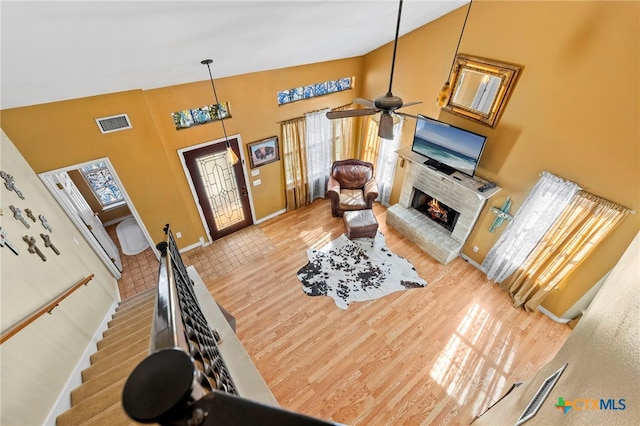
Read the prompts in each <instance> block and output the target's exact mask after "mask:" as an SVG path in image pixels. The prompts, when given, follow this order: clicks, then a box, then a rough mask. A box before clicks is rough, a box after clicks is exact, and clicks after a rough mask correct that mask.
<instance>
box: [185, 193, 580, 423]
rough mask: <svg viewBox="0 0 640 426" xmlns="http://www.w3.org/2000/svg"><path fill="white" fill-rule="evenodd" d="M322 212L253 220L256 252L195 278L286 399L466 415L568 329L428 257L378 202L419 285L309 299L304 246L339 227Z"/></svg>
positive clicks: (329, 413) (361, 419) (528, 371)
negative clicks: (341, 305) (347, 297)
mask: <svg viewBox="0 0 640 426" xmlns="http://www.w3.org/2000/svg"><path fill="white" fill-rule="evenodd" d="M330 210H331V208H330V204H329V201H328V200H316V201H315V202H314V203H313V205H312V206H310V207H308V208H303V209H300V210H297V211H295V212H290V213H287V214H283V215H281V216H278V217H276V218H274V219H271V220H269V221H267V222H264V223H262V224H260V225H257V226H256V227H254V228H258V229H259V230H260V231H262V232H263V233H264V234H265V235H266V236H267V237H268V239H269V240H270V243H265V244H264V248H263V251H262V253H261V254H256V255H255V256H256V257H255V258H253V259H252V260H251V261H249V262H247V263H244V264H243V265H242V266H240V267H237V268H235V269H233V270H231V271H229V272H226V273H224V274H222V275H218V276H215V275H210V274H205V275H206V276H203V280H204V281H205V283H206V284H207V287H208V288H209V290H210V291H211V294H212V295H213V297H214V298H215V299H216V301H217V302H218V303H220V304H221V305H222V306H224V307H225V308H226V309H227V310H228V311H230V312H231V313H232V314H233V315H234V316H235V317H236V320H237V333H238V336H239V338H240V340H241V341H242V343H243V344H244V346H245V348H246V350H247V352H248V353H249V354H250V355H251V357H252V358H253V360H254V362H255V364H256V366H257V367H258V369H259V370H260V372H261V373H262V375H263V377H264V378H265V380H266V382H267V383H268V385H269V386H270V388H271V390H272V391H273V393H274V395H275V397H276V398H277V399H278V401H279V402H280V404H281V405H282V407H283V408H286V409H289V410H294V411H298V412H301V413H305V414H308V415H311V416H314V417H319V418H322V419H325V420H333V421H336V422H340V423H345V424H352V425H419V424H423V425H431V424H442V425H451V424H454V425H455V424H460V425H463V424H469V423H470V422H471V420H472V419H473V417H474V416H475V415H477V414H479V413H481V412H482V411H484V410H485V409H486V408H487V407H488V406H489V405H491V404H492V403H493V402H494V401H496V400H497V399H498V398H499V397H500V396H501V395H502V394H503V393H504V392H505V391H506V389H507V388H508V387H509V386H510V385H511V384H512V383H513V382H515V381H521V380H527V379H528V378H530V377H531V376H532V375H533V374H534V373H535V372H536V371H537V370H538V369H539V368H540V367H541V366H542V365H544V364H545V363H546V362H547V361H549V360H550V359H551V358H552V357H553V356H554V355H555V354H556V352H557V351H558V349H559V348H560V346H561V345H562V344H563V342H564V341H565V339H566V338H567V336H568V335H569V334H570V329H569V328H568V327H567V326H565V325H561V324H557V323H555V322H553V321H552V320H550V319H548V318H547V317H545V316H544V315H542V314H540V313H539V312H533V313H527V312H524V311H523V310H521V309H516V308H513V307H512V304H511V300H510V298H509V296H508V295H507V294H506V293H505V292H504V291H502V290H500V289H499V288H498V287H497V286H496V285H495V284H493V283H491V282H488V281H487V280H486V278H485V276H484V275H483V274H482V273H481V272H480V271H478V270H477V269H476V268H474V267H473V266H472V265H470V264H468V263H467V262H465V261H464V260H462V259H461V258H457V259H455V260H454V261H453V262H451V263H449V264H448V265H446V266H444V265H441V264H439V263H437V262H436V261H435V260H433V259H432V258H431V257H429V256H428V255H427V254H425V253H424V252H422V251H421V250H420V249H418V248H417V247H415V246H414V245H413V244H412V243H411V242H409V241H408V240H406V239H405V238H404V237H402V236H401V235H400V234H398V233H397V232H395V231H394V230H393V229H392V228H388V227H387V226H386V225H385V216H386V209H385V208H384V207H382V206H380V205H376V206H375V208H374V212H375V214H376V217H377V218H378V221H379V222H380V230H381V231H382V232H383V233H384V235H385V238H386V241H387V245H388V246H389V248H390V249H391V250H392V251H393V252H395V253H396V254H399V255H401V256H403V257H405V258H407V259H408V260H409V261H411V262H412V263H413V265H414V266H415V268H416V270H417V271H418V273H419V274H420V276H421V277H422V278H424V279H425V280H427V282H428V285H427V287H426V288H424V289H412V290H408V291H404V292H399V293H394V294H392V295H389V296H387V297H384V298H382V299H378V300H375V301H370V302H364V303H354V304H352V305H351V306H350V307H349V309H347V310H345V311H343V310H341V309H338V308H337V307H336V306H335V303H334V302H333V301H332V300H331V299H330V298H328V297H310V296H307V295H306V294H304V292H303V291H302V286H301V283H300V282H299V280H298V279H297V277H296V272H297V270H298V269H299V268H300V267H302V266H304V265H305V264H306V263H307V257H306V250H307V249H308V248H310V247H315V248H318V247H321V246H323V245H324V244H325V243H327V242H329V241H331V240H332V239H335V238H337V237H338V236H339V235H340V234H341V233H342V232H343V231H344V229H343V225H342V219H341V218H334V217H332V216H331V213H330ZM186 257H187V258H189V256H186ZM185 263H187V264H189V262H187V261H186V260H185ZM214 267H215V265H214ZM196 268H197V266H196Z"/></svg>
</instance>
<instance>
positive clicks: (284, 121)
mask: <svg viewBox="0 0 640 426" xmlns="http://www.w3.org/2000/svg"><path fill="white" fill-rule="evenodd" d="M350 105H353V102H351V103H348V104H344V105H340V106H337V107H335V108H331V111H335V110H337V109H340V108H346V107H348V106H350ZM323 109H325V108H322V109H318V110H315V111H309V112H305V114H313V113H314V112H320V111H322V110H323ZM303 119H304V116H302V117H294V118H288V119H286V120H282V121H278V122H277V124H285V123H290V122H292V121H297V120H303Z"/></svg>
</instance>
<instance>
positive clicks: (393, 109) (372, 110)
mask: <svg viewBox="0 0 640 426" xmlns="http://www.w3.org/2000/svg"><path fill="white" fill-rule="evenodd" d="M402 1H403V0H400V6H399V7H398V23H397V25H396V38H395V41H394V43H393V58H392V60H391V75H390V77H389V90H388V91H387V93H386V94H385V95H384V96H378V97H377V98H376V99H375V100H373V101H370V100H368V99H362V98H356V99H354V100H353V102H355V103H357V104H360V105H362V106H365V107H366V108H360V109H349V110H344V111H329V112H328V113H327V118H329V119H336V118H346V117H360V116H364V115H373V114H377V113H380V123H379V125H378V136H380V137H381V138H383V139H393V116H392V114H397V115H406V116H409V117H414V118H415V116H414V115H410V114H406V113H400V112H397V110H398V109H400V108H403V107H407V106H410V105H416V104H420V103H422V102H408V103H404V102H403V101H402V99H401V98H400V97H398V96H394V94H393V93H392V92H391V86H392V84H393V68H394V66H395V62H396V49H397V47H398V34H399V32H400V16H401V15H402Z"/></svg>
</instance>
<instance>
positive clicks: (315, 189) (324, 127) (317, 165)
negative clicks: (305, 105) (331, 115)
mask: <svg viewBox="0 0 640 426" xmlns="http://www.w3.org/2000/svg"><path fill="white" fill-rule="evenodd" d="M328 111H329V108H327V109H323V110H321V111H316V112H310V113H307V114H305V122H306V134H305V139H306V146H307V182H308V185H309V202H312V201H313V200H315V199H316V198H320V197H324V195H325V193H326V192H327V180H328V179H329V173H330V172H331V157H332V151H333V144H332V139H333V135H332V133H333V131H332V127H331V120H329V119H328V118H327V112H328Z"/></svg>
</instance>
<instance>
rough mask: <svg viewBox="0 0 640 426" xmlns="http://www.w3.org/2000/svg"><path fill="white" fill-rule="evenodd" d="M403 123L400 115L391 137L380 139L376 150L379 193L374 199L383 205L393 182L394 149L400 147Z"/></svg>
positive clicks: (396, 158)
mask: <svg viewBox="0 0 640 426" xmlns="http://www.w3.org/2000/svg"><path fill="white" fill-rule="evenodd" d="M403 124H404V117H400V121H399V122H398V123H396V124H394V125H393V134H394V137H393V139H380V148H379V151H378V159H377V161H376V171H375V178H376V183H377V184H378V194H379V195H378V198H377V199H376V201H378V202H380V204H383V205H385V206H388V205H389V196H390V195H391V186H392V184H393V177H394V175H395V173H396V164H398V154H397V153H396V151H397V150H398V148H400V140H401V139H402V126H403Z"/></svg>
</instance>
